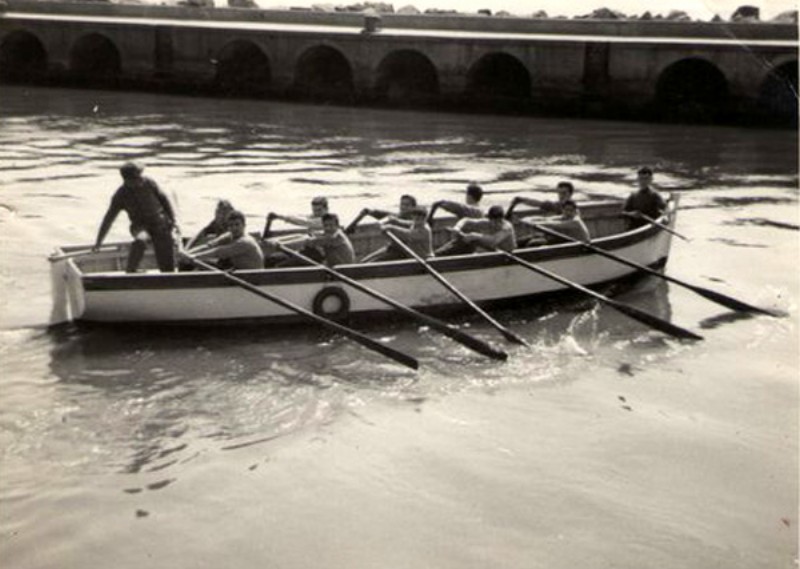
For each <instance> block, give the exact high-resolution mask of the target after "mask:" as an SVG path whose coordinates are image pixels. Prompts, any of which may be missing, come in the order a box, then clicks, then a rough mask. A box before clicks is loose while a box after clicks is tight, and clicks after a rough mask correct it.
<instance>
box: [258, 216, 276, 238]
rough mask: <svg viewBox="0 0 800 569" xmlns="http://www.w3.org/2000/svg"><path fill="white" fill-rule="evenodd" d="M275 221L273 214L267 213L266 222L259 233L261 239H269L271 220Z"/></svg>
mask: <svg viewBox="0 0 800 569" xmlns="http://www.w3.org/2000/svg"><path fill="white" fill-rule="evenodd" d="M274 219H275V214H274V213H269V214H268V215H267V222H266V223H265V224H264V231H262V232H261V239H266V238H267V237H269V228H270V227H272V220H274Z"/></svg>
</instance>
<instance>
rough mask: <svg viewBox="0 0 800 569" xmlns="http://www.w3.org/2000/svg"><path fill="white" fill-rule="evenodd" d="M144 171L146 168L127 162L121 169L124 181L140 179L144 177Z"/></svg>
mask: <svg viewBox="0 0 800 569" xmlns="http://www.w3.org/2000/svg"><path fill="white" fill-rule="evenodd" d="M142 171H144V168H142V166H141V165H139V164H137V163H136V162H125V164H123V165H122V166H121V167H120V169H119V173H120V175H121V176H122V179H123V180H130V179H133V178H138V177H139V176H141V175H142Z"/></svg>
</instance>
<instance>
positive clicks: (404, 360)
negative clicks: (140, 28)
mask: <svg viewBox="0 0 800 569" xmlns="http://www.w3.org/2000/svg"><path fill="white" fill-rule="evenodd" d="M184 256H185V257H186V258H187V259H189V260H190V261H191V262H192V263H194V264H195V265H197V266H198V267H202V268H203V269H206V270H207V271H212V272H215V273H217V274H218V275H221V276H223V277H225V279H226V280H228V281H230V282H232V283H234V284H235V285H237V286H239V287H241V288H243V289H245V290H246V291H248V292H251V293H253V294H255V295H257V296H260V297H262V298H265V299H267V300H270V301H272V302H274V303H275V304H277V305H279V306H282V307H284V308H286V309H287V310H291V311H292V312H295V313H296V314H299V315H301V316H304V317H306V318H307V319H309V320H313V321H314V322H317V323H318V324H321V325H323V326H325V327H327V328H329V329H331V330H333V331H335V332H338V333H339V334H342V335H343V336H347V337H348V338H350V339H351V340H354V341H356V342H358V343H359V344H361V345H362V346H364V347H366V348H369V349H370V350H373V351H375V352H378V353H381V354H383V355H384V356H386V357H388V358H391V359H393V360H394V361H396V362H398V363H400V364H403V365H404V366H406V367H409V368H411V369H418V368H419V362H418V361H417V360H416V359H415V358H413V357H411V356H409V355H408V354H404V353H403V352H400V351H398V350H395V349H393V348H390V347H389V346H387V345H385V344H382V343H380V342H377V341H375V340H373V339H372V338H369V337H367V336H365V335H364V334H362V333H360V332H357V331H356V330H353V329H352V328H348V327H347V326H343V325H341V324H339V323H338V322H334V321H333V320H328V319H327V318H323V317H322V316H319V315H318V314H314V313H313V312H310V311H308V310H306V309H305V308H302V307H300V306H297V305H296V304H294V303H293V302H290V301H288V300H286V299H283V298H281V297H279V296H276V295H274V294H272V293H268V292H266V291H264V290H261V289H260V288H258V287H256V286H255V285H253V284H251V283H249V282H247V281H246V280H243V279H240V278H239V277H236V276H234V275H232V274H230V273H227V272H225V271H223V270H221V269H218V268H217V267H214V266H213V265H209V264H208V263H204V262H203V261H201V260H200V259H197V258H195V257H192V256H190V255H184Z"/></svg>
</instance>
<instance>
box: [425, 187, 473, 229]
mask: <svg viewBox="0 0 800 569" xmlns="http://www.w3.org/2000/svg"><path fill="white" fill-rule="evenodd" d="M481 199H483V188H481V187H480V186H479V185H478V184H476V183H475V182H471V183H470V184H469V185H468V186H467V190H466V192H465V194H464V203H460V202H454V201H450V200H440V201H437V202H433V205H431V212H430V213H429V214H428V221H429V222H430V221H431V220H432V219H433V215H434V214H435V213H436V210H437V209H439V208H441V209H443V210H445V211H447V212H450V213H452V214H453V215H455V216H456V217H457V218H459V219H461V218H465V217H467V218H472V219H480V218H481V217H483V209H482V208H481V207H480V205H479V204H480V202H481Z"/></svg>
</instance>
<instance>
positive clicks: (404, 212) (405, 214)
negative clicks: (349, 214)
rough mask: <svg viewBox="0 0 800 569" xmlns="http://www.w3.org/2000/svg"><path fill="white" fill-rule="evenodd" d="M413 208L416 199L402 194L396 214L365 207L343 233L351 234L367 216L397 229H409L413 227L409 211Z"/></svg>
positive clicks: (415, 204) (415, 205)
mask: <svg viewBox="0 0 800 569" xmlns="http://www.w3.org/2000/svg"><path fill="white" fill-rule="evenodd" d="M415 207H417V199H416V198H415V197H414V196H410V195H408V194H403V195H402V196H400V208H399V210H398V213H397V214H393V213H391V212H389V211H386V210H385V209H372V208H368V207H365V208H364V209H362V210H361V212H360V213H359V214H358V216H356V218H355V219H354V220H353V221H352V223H350V225H348V226H347V228H345V230H344V231H345V233H353V231H355V228H356V225H358V222H359V221H361V220H362V219H363V218H365V217H367V216H370V217H374V218H375V219H378V220H380V221H382V222H385V223H390V224H392V225H397V226H399V227H411V226H412V225H413V221H412V219H411V217H412V214H411V210H413V209H414V208H415Z"/></svg>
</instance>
